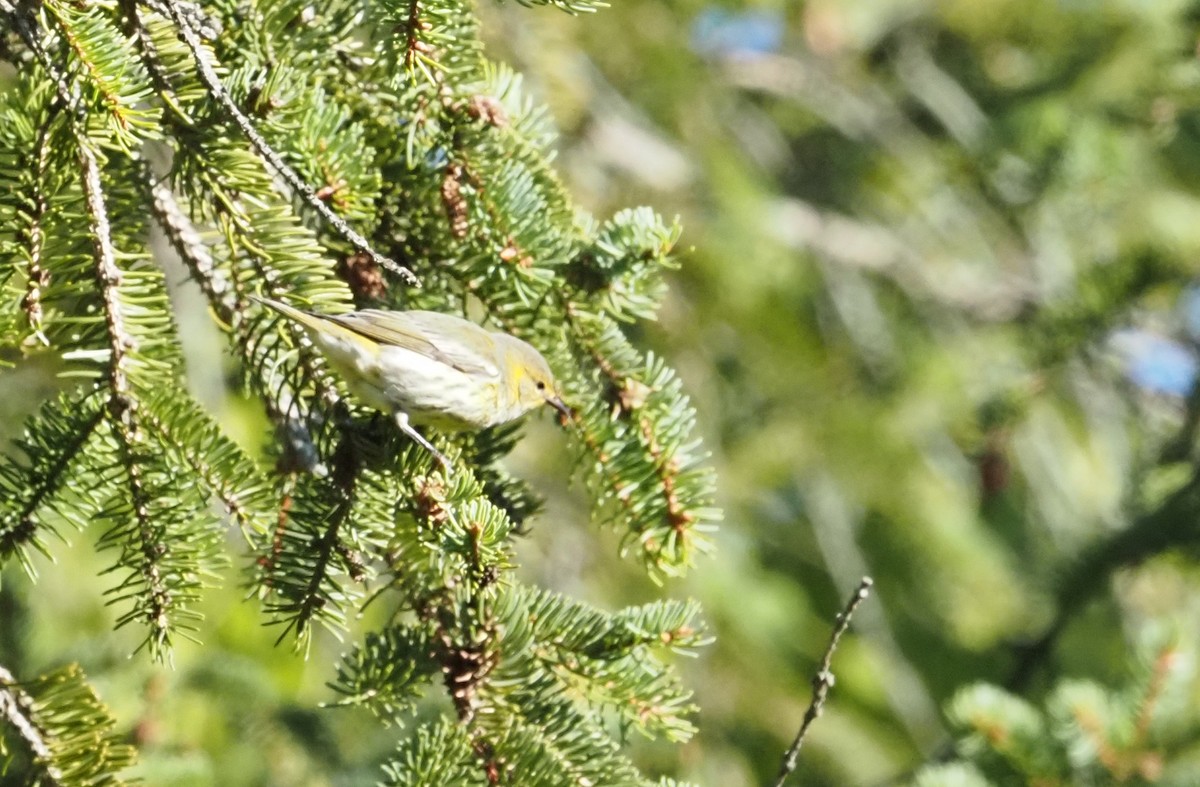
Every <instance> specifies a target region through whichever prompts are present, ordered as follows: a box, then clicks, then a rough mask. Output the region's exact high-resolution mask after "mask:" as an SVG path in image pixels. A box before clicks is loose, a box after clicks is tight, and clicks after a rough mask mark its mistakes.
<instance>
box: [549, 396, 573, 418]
mask: <svg viewBox="0 0 1200 787" xmlns="http://www.w3.org/2000/svg"><path fill="white" fill-rule="evenodd" d="M546 404H548V405H550V406H551V407H553V408H554V409H555V410H558V411H559V412H560V413H562V414H563V417H564V418H566V419H567V420H568V421H573V420H575V413H574V412H572V411H571V408H570V407H567V403H566V402H564V401H563V400H562V399H561V398H560V397H557V396H551V397H548V398H547V399H546Z"/></svg>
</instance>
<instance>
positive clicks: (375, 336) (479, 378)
mask: <svg viewBox="0 0 1200 787" xmlns="http://www.w3.org/2000/svg"><path fill="white" fill-rule="evenodd" d="M254 300H256V301H257V302H258V303H260V304H262V305H263V306H266V307H268V308H270V309H273V310H274V311H276V312H278V313H279V314H281V315H283V317H285V318H287V319H288V320H290V321H292V322H294V323H297V324H298V325H300V326H302V327H303V328H304V329H305V330H306V332H307V333H308V335H309V337H310V338H311V339H312V342H313V344H314V345H316V347H317V348H318V349H319V350H320V351H321V352H322V353H323V354H324V355H325V357H326V358H327V359H328V360H329V363H330V365H331V366H332V367H333V369H334V370H335V371H336V372H337V373H338V374H339V375H341V377H342V379H343V380H345V382H346V386H347V388H349V389H350V392H351V393H352V394H354V396H355V397H356V398H357V399H358V400H359V401H361V402H362V403H363V404H365V405H367V406H369V407H373V408H375V409H376V410H380V411H383V412H384V413H388V414H390V415H391V416H392V418H393V420H394V421H395V423H396V425H397V426H398V427H399V428H400V431H402V432H403V433H404V434H405V435H407V436H408V437H410V438H411V439H412V440H414V441H415V442H417V443H418V444H419V445H421V446H422V447H424V448H425V449H427V450H428V451H430V452H431V453H432V454H433V455H434V457H436V458H437V459H438V461H439V462H441V464H442V465H443V467H449V461H448V460H447V459H446V457H445V456H444V455H443V454H442V453H441V452H440V451H438V450H437V448H435V447H434V446H433V444H432V443H430V442H429V441H428V440H427V439H425V437H424V436H423V435H422V434H421V433H420V432H418V431H417V430H416V429H415V428H414V427H415V426H432V427H434V428H436V429H441V430H445V431H452V432H461V431H478V430H481V429H486V428H487V427H490V426H497V425H499V424H504V423H508V422H509V421H513V420H515V419H517V418H520V417H521V416H522V415H524V414H525V413H527V412H529V411H530V410H532V409H534V408H536V407H539V406H542V405H550V406H551V407H553V408H554V409H555V410H557V411H558V412H559V413H561V414H562V415H563V416H565V417H566V418H567V419H571V418H572V417H573V415H572V412H571V408H570V407H568V406H567V405H566V403H565V402H564V401H563V399H562V396H561V394H560V392H559V388H558V384H557V383H556V382H555V377H554V374H553V372H551V370H550V365H549V364H548V363H547V362H546V359H545V358H544V357H543V356H542V354H541V353H540V352H538V351H537V349H536V348H534V347H533V345H531V344H529V343H528V342H526V341H524V340H522V339H518V338H517V337H515V336H512V335H510V334H507V333H504V332H502V331H491V330H488V329H486V328H484V327H482V326H480V325H477V324H476V323H473V322H471V321H470V320H465V319H463V318H461V317H455V316H453V315H449V314H441V313H440V312H432V311H419V310H400V311H396V310H385V309H362V310H359V311H351V312H346V313H343V314H323V313H319V312H314V311H307V310H305V309H299V308H296V307H295V306H291V305H289V304H287V303H284V302H282V301H278V300H274V299H272V298H258V297H255V298H254Z"/></svg>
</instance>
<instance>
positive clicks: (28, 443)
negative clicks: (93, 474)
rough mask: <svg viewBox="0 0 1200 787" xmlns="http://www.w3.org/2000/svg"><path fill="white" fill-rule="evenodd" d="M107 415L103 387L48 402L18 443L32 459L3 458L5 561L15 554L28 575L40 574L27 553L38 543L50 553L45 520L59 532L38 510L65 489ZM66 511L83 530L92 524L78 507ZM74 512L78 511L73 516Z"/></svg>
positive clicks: (0, 537)
mask: <svg viewBox="0 0 1200 787" xmlns="http://www.w3.org/2000/svg"><path fill="white" fill-rule="evenodd" d="M104 415H105V407H104V397H103V396H101V395H100V392H99V391H98V390H97V389H93V390H91V391H88V392H86V393H85V394H84V395H83V396H81V397H79V398H77V399H74V400H72V399H69V398H66V397H63V398H61V399H59V400H56V401H51V402H48V403H47V404H45V405H44V406H43V407H42V409H41V412H40V413H39V414H38V415H37V416H36V417H34V418H32V419H31V420H30V423H29V425H28V426H27V427H26V431H25V437H24V439H23V440H20V441H18V442H17V448H18V449H19V450H20V451H21V453H23V454H24V455H25V457H26V460H27V461H26V463H24V464H19V463H17V462H16V461H14V460H7V461H4V462H2V463H0V493H2V494H0V498H2V499H3V504H2V506H0V507H2V508H3V515H2V516H0V562H2V561H4V560H6V559H7V558H8V557H9V556H10V555H13V554H15V555H16V556H17V559H18V560H19V561H20V562H21V565H22V567H23V568H24V569H25V572H26V573H27V574H30V575H31V576H33V575H36V572H35V570H34V566H33V562H32V561H31V560H30V558H29V555H28V554H27V548H28V547H32V548H34V549H36V550H38V551H39V552H41V553H43V554H47V550H46V546H45V544H44V542H43V541H42V540H41V538H40V537H39V535H38V527H39V525H41V526H42V527H45V528H47V529H49V531H50V532H51V533H52V534H56V531H55V530H54V528H53V526H52V525H48V524H45V523H44V520H43V519H41V518H39V517H38V516H37V512H38V511H39V510H41V509H42V508H43V506H46V505H47V504H48V503H49V501H50V499H51V498H52V497H53V496H54V495H55V494H56V493H58V492H59V490H60V489H61V487H62V484H63V481H64V479H65V478H66V477H67V474H68V471H69V470H71V469H72V468H73V466H74V465H75V464H76V463H77V461H78V460H79V459H80V457H81V454H83V453H84V449H85V446H86V445H87V444H88V442H89V441H90V440H91V439H92V436H93V435H94V434H95V432H96V429H97V427H98V426H99V425H100V424H101V423H102V422H103V419H104ZM59 510H60V512H61V513H62V514H63V515H64V517H65V518H67V519H68V520H69V521H71V522H72V524H74V525H75V527H77V528H78V529H81V530H82V529H83V528H84V527H85V526H86V525H87V519H88V518H87V516H84V515H83V514H82V512H80V511H78V510H77V509H75V507H74V506H71V505H66V506H60V508H59ZM71 513H74V514H75V515H74V516H72V515H71Z"/></svg>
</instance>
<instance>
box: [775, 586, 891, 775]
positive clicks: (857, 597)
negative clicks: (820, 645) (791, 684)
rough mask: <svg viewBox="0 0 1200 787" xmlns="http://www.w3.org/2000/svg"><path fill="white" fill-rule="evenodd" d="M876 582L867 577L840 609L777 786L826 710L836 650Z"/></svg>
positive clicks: (831, 686) (793, 768) (792, 768)
mask: <svg viewBox="0 0 1200 787" xmlns="http://www.w3.org/2000/svg"><path fill="white" fill-rule="evenodd" d="M873 584H874V582H873V581H872V580H871V578H870V577H863V578H862V581H861V582H860V583H859V584H858V587H857V588H856V589H855V591H854V594H853V595H852V596H850V600H849V601H848V602H846V606H845V608H844V609H843V610H842V611H841V612H840V613H838V616H837V619H836V622H835V625H834V627H833V633H832V634H831V635H830V637H829V644H828V645H826V646H825V653H824V654H823V655H822V656H821V663H820V665H818V667H817V674H816V675H815V676H814V677H813V682H812V686H813V693H812V701H811V702H810V703H809V705H808V710H806V711H805V712H804V721H803V722H802V723H801V724H800V731H799V732H797V733H796V739H795V740H794V741H792V745H791V747H790V748H789V749H788V750H787V754H785V755H784V757H783V764H782V765H780V767H779V774H778V775H777V776H776V777H775V787H783V784H784V782H786V781H787V778H788V776H790V775H791V774H792V772H793V771H795V770H796V763H797V759H798V758H799V756H800V747H801V746H803V745H804V739H805V737H807V736H808V731H809V729H810V728H811V727H812V724H813V722H815V721H816V720H817V719H818V718H820V716H821V712H822V711H824V710H825V701H826V700H827V699H828V697H829V690H830V689H831V688H833V671H832V665H833V654H834V651H836V650H837V647H838V643H839V642H840V641H841V639H842V635H843V634H845V633H846V630H847V629H849V628H850V619H851V618H852V617H853V616H854V611H855V610H856V609H858V605H859V604H861V603H863V602H864V601H866V600H867V596H868V595H870V593H871V586H872V585H873Z"/></svg>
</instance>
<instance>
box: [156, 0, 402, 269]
mask: <svg viewBox="0 0 1200 787" xmlns="http://www.w3.org/2000/svg"><path fill="white" fill-rule="evenodd" d="M162 5H163V6H164V7H165V9H166V11H167V13H168V14H169V15H170V18H171V21H173V22H174V23H175V26H176V29H177V30H178V32H179V35H180V37H182V38H183V41H184V43H186V44H187V46H188V49H190V50H191V52H192V57H193V59H194V60H195V63H196V69H197V71H198V72H199V74H200V78H201V79H202V80H203V81H204V84H205V85H206V86H207V87H208V89H209V93H210V95H211V96H212V97H213V98H214V99H215V100H216V101H217V103H219V104H220V105H221V107H222V108H223V109H224V110H225V112H227V113H228V114H229V116H230V117H231V118H233V121H234V122H235V123H236V124H237V126H238V128H239V129H241V131H242V133H243V134H245V135H246V138H247V139H248V140H250V144H251V145H253V146H254V149H255V150H256V151H258V154H259V155H260V156H262V157H263V158H264V159H265V160H266V161H267V162H268V163H269V164H270V165H271V168H272V169H274V170H275V171H276V172H278V173H279V175H280V177H282V178H283V179H284V180H285V181H286V182H287V184H288V185H289V186H291V188H292V189H294V190H295V191H296V193H298V194H299V195H300V196H301V197H302V198H303V199H304V201H305V203H306V204H308V206H309V207H311V208H312V209H313V210H315V211H316V212H317V213H318V214H319V215H320V216H321V218H323V219H325V221H327V222H328V223H329V224H330V226H332V227H333V228H334V229H335V230H336V231H337V232H338V234H340V235H341V236H342V237H343V238H345V239H346V240H347V241H349V242H350V243H351V245H353V246H354V248H356V249H358V250H359V251H360V252H362V253H364V254H368V255H370V257H371V259H372V260H374V261H375V263H376V264H378V265H381V266H383V267H384V268H387V269H388V270H390V271H391V272H392V273H395V274H396V275H398V276H400V277H401V278H402V279H404V280H405V281H406V282H407V283H408V284H410V285H412V286H414V287H419V286H421V281H420V279H418V278H417V277H416V276H415V275H414V274H413V272H412V271H410V270H409V269H408V268H405V267H402V266H401V265H399V264H398V263H397V262H396V261H395V260H393V259H391V258H389V257H385V256H383V255H382V254H380V253H379V252H377V251H375V249H374V248H373V247H372V246H371V244H370V243H369V242H368V241H367V239H366V238H364V237H363V236H362V235H360V234H359V233H358V232H357V231H355V230H354V228H353V227H351V226H350V225H349V224H347V223H346V221H345V220H344V219H343V218H342V217H341V216H338V215H337V214H336V213H334V211H333V209H332V208H330V207H329V206H328V205H327V204H325V202H324V201H323V200H322V199H321V198H320V196H318V194H317V192H316V191H314V190H313V188H312V186H310V185H308V183H306V182H305V181H304V179H303V178H301V177H300V176H299V175H298V174H296V171H295V170H294V169H292V167H291V166H290V165H289V164H288V163H287V162H286V161H284V160H283V157H282V156H280V155H279V153H278V152H276V150H275V149H274V148H273V147H271V145H270V144H269V143H268V142H267V141H266V139H264V138H263V136H262V134H260V133H259V131H258V129H257V128H255V126H254V123H253V122H252V121H251V120H250V118H249V117H247V116H246V114H245V113H244V112H242V110H241V108H240V107H238V105H237V102H235V101H234V100H233V97H232V96H230V95H229V91H228V90H226V88H225V85H224V84H223V83H222V82H221V78H220V76H219V75H218V74H217V72H216V69H214V68H213V66H212V63H210V62H209V59H208V57H209V56H208V53H207V52H205V50H204V45H203V43H202V42H201V41H200V37H199V35H197V33H196V30H195V29H194V28H193V27H192V23H191V20H190V19H189V18H188V17H187V16H186V15H185V14H184V13H183V12H182V11H181V10H180V8H179V4H178V3H177V2H176V0H163V2H162Z"/></svg>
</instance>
